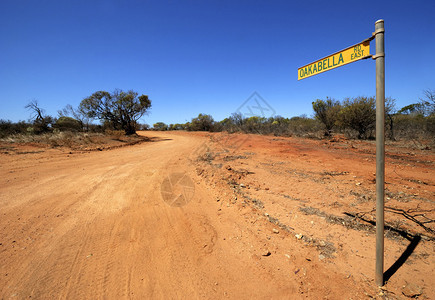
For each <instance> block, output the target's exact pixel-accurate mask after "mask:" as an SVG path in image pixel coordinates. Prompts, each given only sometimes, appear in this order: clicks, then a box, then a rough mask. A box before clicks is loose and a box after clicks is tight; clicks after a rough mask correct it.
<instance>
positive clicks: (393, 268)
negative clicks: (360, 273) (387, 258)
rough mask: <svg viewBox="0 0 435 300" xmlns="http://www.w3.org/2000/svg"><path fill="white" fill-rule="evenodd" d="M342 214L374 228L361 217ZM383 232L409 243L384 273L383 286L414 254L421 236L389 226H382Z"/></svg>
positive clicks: (370, 222)
mask: <svg viewBox="0 0 435 300" xmlns="http://www.w3.org/2000/svg"><path fill="white" fill-rule="evenodd" d="M344 214H345V215H347V216H349V217H352V218H357V219H359V220H361V221H364V222H366V223H368V224H371V225H372V226H373V228H375V227H376V222H375V221H371V220H367V219H365V218H363V217H360V216H357V215H356V214H351V213H348V212H345V213H344ZM384 230H385V231H390V232H393V233H395V234H397V235H400V236H401V237H403V238H404V239H407V240H408V241H410V243H409V245H408V247H406V249H405V251H403V253H402V255H400V257H399V258H398V259H397V260H396V261H395V262H394V264H392V265H391V267H389V268H388V270H387V271H385V272H384V284H385V283H387V282H388V280H390V278H391V277H392V276H393V275H394V274H395V273H396V272H397V271H398V270H399V269H400V267H402V265H403V264H404V263H405V262H406V261H407V260H408V258H409V257H410V256H411V254H412V253H413V252H414V250H415V248H417V245H418V244H419V243H420V241H421V236H420V235H418V234H415V235H413V234H410V233H409V232H406V231H405V230H400V229H398V228H394V227H392V226H389V225H384Z"/></svg>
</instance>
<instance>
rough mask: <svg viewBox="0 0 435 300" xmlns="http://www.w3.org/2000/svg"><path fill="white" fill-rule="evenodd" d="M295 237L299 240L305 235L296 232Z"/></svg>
mask: <svg viewBox="0 0 435 300" xmlns="http://www.w3.org/2000/svg"><path fill="white" fill-rule="evenodd" d="M295 237H296V238H297V239H298V240H300V239H301V238H302V237H303V235H302V233H298V234H295Z"/></svg>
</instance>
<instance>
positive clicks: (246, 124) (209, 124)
mask: <svg viewBox="0 0 435 300" xmlns="http://www.w3.org/2000/svg"><path fill="white" fill-rule="evenodd" d="M425 96H426V98H425V99H422V100H420V101H419V102H417V103H415V104H411V105H407V106H405V107H403V108H401V109H399V110H397V109H396V108H395V100H394V99H391V98H388V99H386V102H385V114H386V116H385V132H386V135H387V137H388V138H389V139H392V140H395V139H433V138H435V93H434V92H433V91H426V92H425ZM312 105H313V111H314V117H313V118H308V117H306V116H299V117H292V118H284V117H281V116H274V117H270V118H264V117H259V116H253V117H249V118H245V117H244V116H243V115H242V114H240V113H234V114H232V115H231V116H230V117H228V118H225V119H224V120H222V121H214V120H213V117H212V116H211V115H207V114H199V115H198V116H197V117H196V118H193V119H192V120H191V121H190V122H187V123H184V124H169V125H168V124H165V123H163V122H158V123H155V124H154V125H153V127H152V129H154V130H187V131H215V132H219V131H227V132H229V133H234V132H244V133H258V134H273V135H281V136H292V135H294V136H307V137H321V136H330V135H332V134H334V133H341V134H345V135H346V136H347V137H349V138H358V139H373V138H374V134H375V125H376V101H375V98H374V97H355V98H346V99H344V100H343V101H337V100H334V99H331V98H327V99H325V100H321V99H318V100H316V101H314V102H313V103H312Z"/></svg>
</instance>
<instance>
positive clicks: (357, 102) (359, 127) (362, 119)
mask: <svg viewBox="0 0 435 300" xmlns="http://www.w3.org/2000/svg"><path fill="white" fill-rule="evenodd" d="M375 103H376V101H375V98H374V97H356V98H352V99H346V100H344V101H343V108H342V109H341V111H340V113H339V115H338V123H339V124H340V126H341V128H343V129H351V130H355V131H356V132H357V133H358V139H365V138H370V137H372V136H373V131H374V129H375V125H376V109H375Z"/></svg>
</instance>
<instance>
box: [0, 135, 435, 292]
mask: <svg viewBox="0 0 435 300" xmlns="http://www.w3.org/2000/svg"><path fill="white" fill-rule="evenodd" d="M144 134H145V135H147V136H149V137H151V138H152V139H151V142H147V143H142V144H138V145H134V146H129V147H124V148H118V149H113V150H108V151H94V152H69V151H68V150H65V149H63V150H46V151H44V152H41V153H36V152H35V153H30V154H22V155H5V154H2V155H1V157H0V159H1V165H0V175H1V176H0V299H9V298H17V299H24V298H36V299H53V298H56V299H101V298H106V299H122V298H132V299H150V298H157V299H171V298H182V299H183V298H184V299H196V298H207V299H212V298H233V299H234V298H244V299H248V298H291V299H299V298H306V297H308V298H312V299H321V298H330V299H348V298H353V299H362V298H366V297H367V295H370V296H373V297H375V296H377V295H378V292H379V291H378V290H376V289H375V288H373V281H372V279H371V278H369V277H370V276H366V275H364V276H361V275H354V276H352V274H350V273H348V272H349V267H347V268H346V267H343V263H331V261H332V260H334V259H335V260H338V259H339V258H340V256H341V255H345V256H351V255H352V254H351V253H350V252H349V250H348V249H345V250H343V251H342V252H340V249H335V250H334V251H335V252H338V253H339V254H338V258H335V257H337V254H333V255H332V254H331V253H332V252H334V251H332V252H331V253H329V254H331V255H330V256H328V253H326V252H325V253H324V254H320V255H323V257H322V256H319V252H318V250H317V248H316V246H314V247H313V246H310V245H307V241H305V240H304V239H302V238H299V237H295V236H294V234H293V233H294V232H292V229H294V228H295V227H294V226H293V227H292V229H289V230H287V231H286V230H285V229H286V227H285V226H287V225H285V224H284V225H285V226H284V225H283V223H278V222H271V221H270V216H269V215H268V214H267V213H266V215H265V214H264V212H263V211H262V210H261V205H260V204H259V206H260V208H259V207H255V205H254V206H253V205H248V204H247V203H248V202H249V201H247V200H246V201H245V202H244V203H240V200H241V199H240V194H237V193H236V192H234V190H233V191H232V190H231V189H230V188H228V186H224V184H223V183H219V182H221V181H222V182H223V181H228V178H226V177H225V178H224V175H223V173H222V174H221V173H219V172H229V170H227V169H225V168H226V165H223V164H219V165H218V163H216V166H217V167H216V166H215V165H213V163H210V161H207V157H205V158H203V160H202V161H201V160H200V161H199V162H198V156H200V157H201V155H208V154H207V153H209V152H207V151H205V150H204V149H205V148H206V149H209V148H207V147H212V146H213V145H215V143H214V142H210V137H208V136H207V135H206V134H187V133H161V132H159V133H155V132H147V133H144ZM213 143H214V144H213ZM245 146H246V147H248V145H245ZM251 146H252V145H251ZM254 148H255V145H254ZM262 149H264V148H262ZM245 150H246V149H245ZM245 150H243V148H241V150H240V151H245ZM204 151H205V152H204ZM252 151H256V150H255V149H254V150H252ZM260 152H261V151H259V152H258V155H263V156H262V158H257V159H259V160H263V159H264V157H268V155H269V154H268V153H260ZM240 153H242V152H240ZM243 153H246V151H245V152H243ZM247 155H248V154H247ZM238 158H241V155H239V157H238ZM211 159H212V158H210V160H211ZM228 161H229V160H226V162H228ZM251 162H252V164H254V165H255V164H258V161H256V160H255V159H253V160H251ZM224 163H225V159H224ZM235 163H236V161H235V160H232V161H231V163H230V164H233V166H232V168H231V167H229V169H230V170H235V169H234V167H235ZM242 165H243V162H241V163H240V164H239V165H238V166H239V167H240V166H242ZM245 165H246V163H245ZM245 168H247V167H246V166H245ZM252 168H253V169H254V168H255V166H252ZM215 169H216V170H217V169H219V170H217V171H216V172H215V171H213V170H215ZM248 169H249V168H248ZM260 170H267V167H266V168H263V167H261V166H260V167H258V165H257V169H255V172H251V173H257V174H256V175H258V176H260V175H261V176H264V177H263V179H264V182H267V181H268V180H269V179H270V176H268V175H267V174H261V171H260ZM238 171H240V169H238ZM240 172H241V173H240ZM240 172H239V173H240V174H241V175H239V177H238V178H239V179H240V178H242V179H243V178H246V176H247V175H246V174H250V173H249V170H248V171H247V172H248V173H246V174H242V173H243V171H240ZM294 172H297V171H294ZM239 173H237V174H239ZM171 174H172V175H171ZM173 174H184V175H185V176H186V177H187V178H190V179H191V180H192V185H193V186H194V192H192V193H191V194H192V195H193V196H192V197H190V196H189V199H187V200H188V203H187V204H186V205H181V206H177V205H175V204H173V205H168V203H167V202H165V201H164V199H163V197H162V193H161V185H162V183H163V182H164V181H165V179H166V180H168V179H167V178H168V176H169V180H171V176H173ZM237 174H236V175H237ZM233 175H234V174H233ZM248 176H249V175H248ZM429 177H430V176H429ZM236 179H237V178H236ZM283 180H284V179H283ZM237 184H240V183H237ZM255 184H256V183H254V180H253V179H252V180H251V182H248V181H246V182H245V184H244V185H242V188H243V189H245V188H246V185H250V186H248V188H250V189H251V190H252V191H254V190H255V191H256V192H258V193H260V194H258V195H262V197H263V199H262V200H263V202H264V203H265V204H262V205H263V206H264V205H266V206H268V207H270V208H271V211H272V212H273V211H274V209H273V208H272V204H271V203H270V204H269V203H268V202H267V198H270V199H272V198H271V197H273V195H272V196H271V195H268V193H269V191H272V189H273V183H270V184H271V188H270V189H269V188H264V187H263V188H260V186H258V188H254V186H255ZM277 184H278V183H277ZM251 187H252V188H251ZM182 190H183V189H182V188H181V190H177V191H178V192H180V193H182ZM280 192H283V191H280ZM317 192H320V191H317ZM430 192H431V191H429V193H430ZM261 193H263V194H261ZM300 193H301V191H299V194H300ZM245 195H248V194H245ZM258 195H257V196H258ZM299 196H300V195H299ZM237 197H239V199H237ZM248 197H249V196H248ZM252 197H253V196H252V195H251V196H250V198H251V199H252ZM246 199H247V198H246ZM432 200H433V199H431V201H432ZM237 201H239V202H237ZM274 201H275V200H274ZM245 204H246V205H245ZM251 204H252V203H251ZM429 204H430V205H432V206H433V202H431V203H429ZM278 206H279V205H278ZM287 208H288V207H287ZM287 208H286V209H287ZM275 212H276V214H277V215H279V214H280V213H282V214H284V213H283V212H280V211H279V209H275ZM287 212H288V211H287ZM313 214H315V213H313ZM268 216H269V217H268ZM324 219H325V218H324ZM300 220H301V224H305V222H308V221H309V220H310V219H309V218H307V217H306V216H305V217H304V216H302V217H301V218H300ZM315 222H316V223H317V219H316V220H315ZM280 224H281V225H283V226H280ZM308 224H309V223H308ZM312 224H313V223H311V225H312ZM328 226H330V225H328ZM311 227H313V226H311ZM288 228H290V226H288ZM332 229H333V228H332ZM332 229H331V230H332ZM342 230H344V229H342ZM365 234H366V233H364V235H365ZM305 235H308V233H305ZM367 235H368V233H367ZM367 239H372V240H374V238H372V236H370V237H368V238H367ZM319 241H320V240H319ZM321 243H324V244H321ZM425 243H428V244H427V245H426V246H425V247H426V248H424V249H426V250H425V251H429V252H430V249H432V250H433V244H432V242H425ZM320 244H321V245H323V248H322V249H327V248H328V247H327V246H329V245H330V244H329V242H322V241H320ZM317 246H318V245H317ZM334 247H337V248H338V246H337V244H335V246H334ZM344 248H345V247H344ZM427 249H429V250H427ZM367 251H368V250H367ZM370 251H371V250H370ZM397 251H398V253H399V255H400V251H399V250H397ZM362 252H363V254H362V255H366V254H365V251H362ZM360 253H361V252H360ZM429 254H430V255H432V254H433V253H429ZM422 257H423V256H422ZM423 258H424V257H423ZM425 259H426V264H428V267H426V269H425V272H433V267H434V265H433V257H432V256H429V257H425ZM328 260H330V262H329V263H328ZM367 260H369V259H367ZM367 260H363V263H366V261H367ZM392 260H393V262H394V259H393V258H392ZM428 261H429V263H427V262H428ZM353 263H354V264H358V260H356V261H354V262H353ZM359 263H361V262H359ZM369 267H370V266H369ZM360 268H361V266H360ZM428 270H429V271H428ZM370 272H371V271H370V270H368V271H367V274H371V273H370ZM429 275H430V274H429ZM432 275H433V273H432ZM404 276H405V275H404ZM406 276H408V275H406ZM412 276H413V275H412V274H411V275H409V278H412ZM364 278H366V279H364ZM406 278H408V277H406ZM406 278H404V279H403V278H402V279H403V280H406ZM402 279H401V281H400V280H399V281H398V284H402V283H403V280H402ZM431 284H433V279H427V280H426V283H421V282H418V285H419V286H418V287H417V288H419V289H423V290H422V293H423V296H424V297H429V298H430V297H431V296H433V290H430V289H431V288H430V285H431ZM395 288H396V287H395ZM432 288H433V285H432ZM391 295H393V296H394V295H396V296H397V297H399V298H400V297H402V296H403V295H402V294H401V292H400V290H395V292H392V293H390V296H391ZM378 296H379V295H378ZM381 296H382V294H381ZM381 296H379V297H381Z"/></svg>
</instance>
